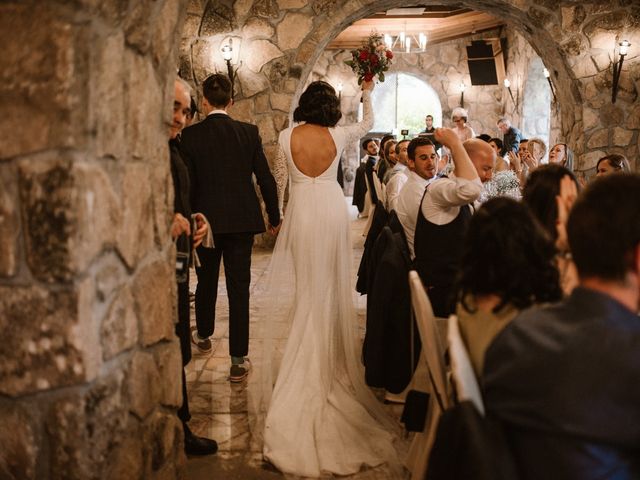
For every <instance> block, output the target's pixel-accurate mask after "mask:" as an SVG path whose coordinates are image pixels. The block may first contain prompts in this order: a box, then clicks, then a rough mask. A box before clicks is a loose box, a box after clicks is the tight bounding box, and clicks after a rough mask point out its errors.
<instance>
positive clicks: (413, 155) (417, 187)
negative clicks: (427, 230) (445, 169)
mask: <svg viewBox="0 0 640 480" xmlns="http://www.w3.org/2000/svg"><path fill="white" fill-rule="evenodd" d="M407 163H408V165H407V166H408V167H409V170H411V171H410V172H409V174H408V180H407V182H406V183H405V185H404V187H402V190H401V191H400V194H399V195H398V197H397V201H396V206H395V208H394V210H395V211H396V213H397V215H398V220H400V223H401V224H402V229H403V230H404V234H405V237H406V238H407V244H408V246H409V253H411V258H414V257H415V254H414V250H413V238H414V235H415V230H416V219H417V218H418V210H420V201H421V200H422V197H423V195H424V189H425V188H426V187H427V184H428V183H429V181H430V180H431V179H432V178H434V177H435V175H436V172H437V170H436V167H437V165H438V153H437V152H436V147H435V145H434V144H433V143H432V142H431V140H429V139H428V138H425V137H416V138H414V139H413V140H411V142H409V145H407Z"/></svg>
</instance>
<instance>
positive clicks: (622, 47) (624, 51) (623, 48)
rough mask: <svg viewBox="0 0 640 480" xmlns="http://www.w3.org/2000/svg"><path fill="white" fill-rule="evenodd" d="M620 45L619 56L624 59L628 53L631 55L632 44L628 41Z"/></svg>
mask: <svg viewBox="0 0 640 480" xmlns="http://www.w3.org/2000/svg"><path fill="white" fill-rule="evenodd" d="M618 45H620V52H619V54H620V56H621V57H624V56H625V55H626V54H627V53H629V47H630V46H631V44H630V43H629V41H628V40H623V41H621V42H620V43H619V44H618Z"/></svg>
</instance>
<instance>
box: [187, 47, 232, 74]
mask: <svg viewBox="0 0 640 480" xmlns="http://www.w3.org/2000/svg"><path fill="white" fill-rule="evenodd" d="M191 58H193V59H197V60H196V61H195V62H194V64H193V75H194V77H195V79H196V82H198V83H199V84H202V82H203V81H204V80H205V78H207V77H208V76H209V75H211V72H226V71H227V66H226V64H225V63H224V60H223V59H222V56H221V55H220V48H219V46H218V45H217V44H214V43H212V42H211V41H210V40H207V39H199V40H196V41H194V42H193V43H192V45H191Z"/></svg>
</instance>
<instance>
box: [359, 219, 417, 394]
mask: <svg viewBox="0 0 640 480" xmlns="http://www.w3.org/2000/svg"><path fill="white" fill-rule="evenodd" d="M372 258H373V259H374V260H375V261H374V262H372V265H371V268H373V269H374V273H373V276H374V278H373V282H372V284H371V288H370V291H369V294H368V296H367V330H366V334H365V339H364V345H363V350H362V354H363V360H364V365H365V381H366V382H367V385H369V386H371V387H382V388H385V389H386V390H388V391H389V392H391V393H400V392H402V391H403V390H404V389H405V388H406V387H407V385H408V384H409V382H410V381H411V377H412V375H413V371H414V369H415V366H416V364H417V360H418V357H419V355H420V348H421V345H420V335H419V333H418V329H417V326H416V325H415V321H414V319H413V316H412V314H411V294H410V291H409V269H410V267H411V258H410V256H409V251H408V249H407V246H406V240H405V239H404V237H403V234H402V233H392V231H391V229H390V228H389V227H384V228H383V229H382V232H381V233H380V235H379V236H378V239H377V240H376V243H375V246H374V249H373V254H372ZM378 259H379V260H378ZM412 324H413V341H414V344H413V358H412V356H411V353H412V352H411V351H412V348H411V336H412V334H411V325H412Z"/></svg>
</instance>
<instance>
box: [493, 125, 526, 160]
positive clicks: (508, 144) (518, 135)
mask: <svg viewBox="0 0 640 480" xmlns="http://www.w3.org/2000/svg"><path fill="white" fill-rule="evenodd" d="M497 125H498V129H500V131H501V132H502V143H503V144H504V150H505V152H513V153H518V151H519V150H520V142H521V141H522V132H520V130H518V129H517V128H516V127H514V126H513V125H511V120H509V119H508V118H507V117H502V118H500V119H499V120H498V122H497Z"/></svg>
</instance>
